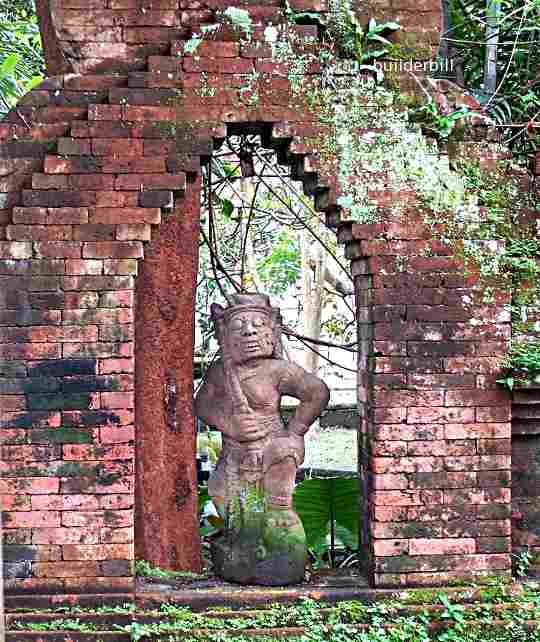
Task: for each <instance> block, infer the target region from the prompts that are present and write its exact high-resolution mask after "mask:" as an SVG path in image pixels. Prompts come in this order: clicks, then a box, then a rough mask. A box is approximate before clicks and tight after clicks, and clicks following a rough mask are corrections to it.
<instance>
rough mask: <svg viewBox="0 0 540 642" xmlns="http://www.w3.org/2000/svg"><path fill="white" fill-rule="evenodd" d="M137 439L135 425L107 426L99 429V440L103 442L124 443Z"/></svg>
mask: <svg viewBox="0 0 540 642" xmlns="http://www.w3.org/2000/svg"><path fill="white" fill-rule="evenodd" d="M134 439H135V427H134V426H122V427H119V428H117V427H115V426H106V427H105V428H100V430H99V441H100V443H102V444H124V443H128V442H131V441H133V440H134Z"/></svg>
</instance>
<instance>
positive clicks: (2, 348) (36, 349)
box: [0, 343, 62, 359]
mask: <svg viewBox="0 0 540 642" xmlns="http://www.w3.org/2000/svg"><path fill="white" fill-rule="evenodd" d="M61 351H62V348H61V344H59V343H3V344H0V357H1V358H3V359H58V358H59V357H60V356H61Z"/></svg>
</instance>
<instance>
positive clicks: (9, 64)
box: [0, 53, 20, 78]
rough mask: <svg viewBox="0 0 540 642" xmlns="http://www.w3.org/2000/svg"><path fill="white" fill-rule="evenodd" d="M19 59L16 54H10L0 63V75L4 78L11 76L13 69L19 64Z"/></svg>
mask: <svg viewBox="0 0 540 642" xmlns="http://www.w3.org/2000/svg"><path fill="white" fill-rule="evenodd" d="M19 60H20V58H19V55H18V54H16V53H12V54H10V55H9V56H8V57H7V58H6V59H5V60H4V61H3V62H2V64H1V65H0V77H1V78H6V77H7V76H11V74H12V73H13V72H14V71H15V67H16V66H17V65H18V64H19Z"/></svg>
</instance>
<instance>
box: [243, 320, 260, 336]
mask: <svg viewBox="0 0 540 642" xmlns="http://www.w3.org/2000/svg"><path fill="white" fill-rule="evenodd" d="M242 330H243V332H242V334H243V335H244V336H250V335H252V334H256V333H257V330H256V328H255V326H254V325H253V323H251V321H245V322H244V325H243V327H242Z"/></svg>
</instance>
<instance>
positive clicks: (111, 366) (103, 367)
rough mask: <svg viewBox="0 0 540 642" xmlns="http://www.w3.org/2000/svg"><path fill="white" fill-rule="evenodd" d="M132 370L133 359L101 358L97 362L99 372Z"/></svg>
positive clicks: (133, 368)
mask: <svg viewBox="0 0 540 642" xmlns="http://www.w3.org/2000/svg"><path fill="white" fill-rule="evenodd" d="M134 370H135V362H134V360H133V359H103V360H101V361H100V362H99V372H100V374H113V373H121V372H133V371H134Z"/></svg>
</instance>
